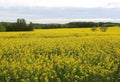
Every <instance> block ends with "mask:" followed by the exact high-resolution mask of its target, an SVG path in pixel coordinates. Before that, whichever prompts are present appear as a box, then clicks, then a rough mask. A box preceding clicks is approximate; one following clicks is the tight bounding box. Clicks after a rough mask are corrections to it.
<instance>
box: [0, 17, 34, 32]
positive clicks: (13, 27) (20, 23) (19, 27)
mask: <svg viewBox="0 0 120 82" xmlns="http://www.w3.org/2000/svg"><path fill="white" fill-rule="evenodd" d="M33 29H34V27H33V23H32V22H30V24H26V21H25V19H17V22H14V23H10V22H1V23H0V32H7V31H32V30H33Z"/></svg>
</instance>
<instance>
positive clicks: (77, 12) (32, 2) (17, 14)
mask: <svg viewBox="0 0 120 82" xmlns="http://www.w3.org/2000/svg"><path fill="white" fill-rule="evenodd" d="M89 8H90V9H89ZM119 14H120V0H0V21H16V19H17V18H25V19H27V20H28V21H33V22H39V21H42V22H44V23H45V22H46V23H47V22H48V23H54V22H56V20H59V21H62V19H65V21H67V19H69V20H71V21H72V19H73V20H75V19H83V18H85V19H89V18H90V19H91V18H93V19H94V18H96V19H97V20H98V18H100V20H101V19H105V18H106V19H113V20H114V18H115V19H117V20H118V19H120V15H119ZM47 19H48V20H47ZM52 19H54V20H52ZM96 19H95V20H96ZM59 21H58V22H59ZM115 21H116V20H115ZM119 21H120V20H119Z"/></svg>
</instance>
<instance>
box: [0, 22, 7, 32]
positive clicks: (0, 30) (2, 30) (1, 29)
mask: <svg viewBox="0 0 120 82" xmlns="http://www.w3.org/2000/svg"><path fill="white" fill-rule="evenodd" d="M5 31H6V28H5V26H3V25H2V24H1V23H0V32H5Z"/></svg>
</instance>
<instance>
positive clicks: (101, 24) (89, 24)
mask: <svg viewBox="0 0 120 82" xmlns="http://www.w3.org/2000/svg"><path fill="white" fill-rule="evenodd" d="M33 25H34V27H35V29H55V28H92V27H111V26H120V23H112V22H70V23H66V24H37V23H36V24H33Z"/></svg>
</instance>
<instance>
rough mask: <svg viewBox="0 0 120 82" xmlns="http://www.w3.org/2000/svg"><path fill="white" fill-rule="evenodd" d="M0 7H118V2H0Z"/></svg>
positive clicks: (16, 0)
mask: <svg viewBox="0 0 120 82" xmlns="http://www.w3.org/2000/svg"><path fill="white" fill-rule="evenodd" d="M0 6H4V7H9V6H44V7H66V6H67V7H120V0H0Z"/></svg>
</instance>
